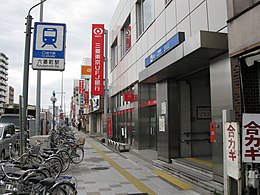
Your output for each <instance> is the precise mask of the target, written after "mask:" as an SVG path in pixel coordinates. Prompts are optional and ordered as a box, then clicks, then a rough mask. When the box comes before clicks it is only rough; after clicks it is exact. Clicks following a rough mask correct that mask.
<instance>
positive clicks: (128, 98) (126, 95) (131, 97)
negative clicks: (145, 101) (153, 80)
mask: <svg viewBox="0 0 260 195" xmlns="http://www.w3.org/2000/svg"><path fill="white" fill-rule="evenodd" d="M123 100H124V101H125V102H128V101H129V102H133V101H135V94H133V93H124V94H123Z"/></svg>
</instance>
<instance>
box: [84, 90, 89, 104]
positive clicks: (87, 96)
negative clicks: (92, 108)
mask: <svg viewBox="0 0 260 195" xmlns="http://www.w3.org/2000/svg"><path fill="white" fill-rule="evenodd" d="M88 100H89V93H88V91H84V101H85V102H86V101H88Z"/></svg>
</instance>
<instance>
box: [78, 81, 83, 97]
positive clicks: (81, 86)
mask: <svg viewBox="0 0 260 195" xmlns="http://www.w3.org/2000/svg"><path fill="white" fill-rule="evenodd" d="M83 93H84V80H79V94H83Z"/></svg>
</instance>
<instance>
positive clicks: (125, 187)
mask: <svg viewBox="0 0 260 195" xmlns="http://www.w3.org/2000/svg"><path fill="white" fill-rule="evenodd" d="M75 133H76V137H80V136H82V137H85V138H86V142H85V145H84V150H85V157H84V160H83V161H82V162H81V163H80V164H78V165H74V164H72V165H71V166H70V168H69V170H68V171H67V172H66V173H65V174H66V175H73V176H75V177H76V178H77V190H78V194H80V195H110V194H111V195H124V194H163V195H168V194H169V195H173V194H176V195H182V194H183V195H196V194H206V193H201V192H202V191H198V190H197V189H196V186H192V185H190V184H189V183H187V182H183V181H181V180H179V179H178V178H175V177H172V176H171V175H169V174H167V173H166V172H164V171H162V170H160V169H158V168H156V167H154V166H153V165H152V164H151V163H149V162H146V161H143V160H142V159H139V158H137V157H134V156H131V155H130V153H125V154H124V155H122V154H120V153H117V152H115V151H112V150H111V149H109V148H108V147H106V146H105V145H103V144H102V143H100V142H99V141H97V140H96V139H93V138H91V137H89V136H87V135H86V134H85V133H83V132H78V131H75ZM127 155H129V156H127ZM195 191H197V192H195ZM198 192H199V193H198Z"/></svg>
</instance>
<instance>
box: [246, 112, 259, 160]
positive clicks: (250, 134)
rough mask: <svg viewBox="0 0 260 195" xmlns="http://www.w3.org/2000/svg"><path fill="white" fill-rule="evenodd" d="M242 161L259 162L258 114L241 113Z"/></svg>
mask: <svg viewBox="0 0 260 195" xmlns="http://www.w3.org/2000/svg"><path fill="white" fill-rule="evenodd" d="M242 151H243V152H242V155H243V158H242V160H243V162H253V163H260V114H243V145H242Z"/></svg>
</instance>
